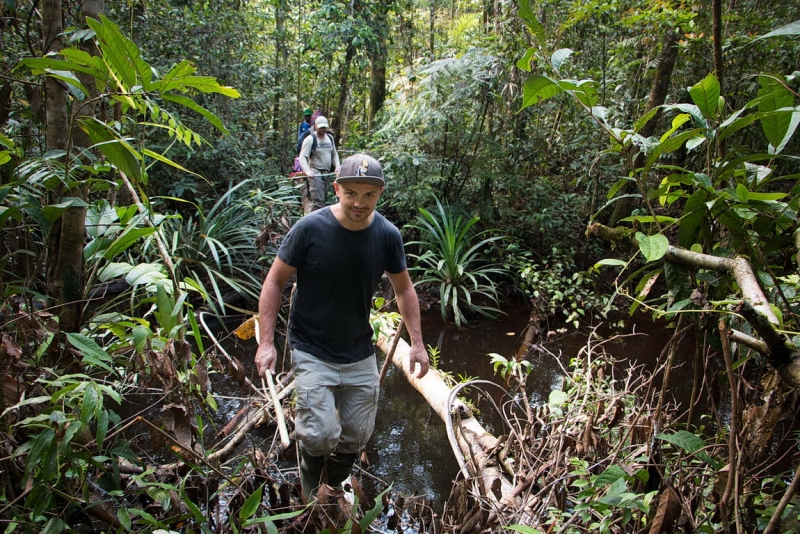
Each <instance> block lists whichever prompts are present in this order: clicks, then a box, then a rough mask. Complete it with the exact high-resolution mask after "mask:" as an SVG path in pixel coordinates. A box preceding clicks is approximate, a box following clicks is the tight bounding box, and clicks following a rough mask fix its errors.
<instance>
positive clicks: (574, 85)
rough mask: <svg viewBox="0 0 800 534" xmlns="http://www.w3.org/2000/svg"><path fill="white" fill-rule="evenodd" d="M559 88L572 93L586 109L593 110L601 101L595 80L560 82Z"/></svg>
mask: <svg viewBox="0 0 800 534" xmlns="http://www.w3.org/2000/svg"><path fill="white" fill-rule="evenodd" d="M558 86H559V87H560V88H561V89H563V90H564V91H571V92H572V94H574V95H575V98H577V99H578V100H579V101H580V102H581V104H583V105H584V106H586V107H589V108H591V107H593V106H594V105H595V104H597V102H598V100H600V95H598V93H597V83H596V82H595V81H594V80H579V81H576V80H559V82H558Z"/></svg>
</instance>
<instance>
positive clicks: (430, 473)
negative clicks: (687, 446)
mask: <svg viewBox="0 0 800 534" xmlns="http://www.w3.org/2000/svg"><path fill="white" fill-rule="evenodd" d="M527 321H528V310H527V309H525V308H523V307H520V308H517V309H511V310H508V315H506V316H503V317H502V318H501V319H499V320H496V321H482V322H476V323H475V324H471V325H468V326H466V327H462V328H461V329H457V328H455V327H454V326H452V325H447V324H444V323H443V322H442V321H441V319H440V318H439V316H438V314H428V315H425V316H424V317H423V337H424V340H425V344H426V345H430V346H434V347H437V348H438V349H439V351H440V359H439V368H440V369H441V370H443V371H446V372H449V373H451V374H452V375H453V376H454V377H456V379H457V380H459V379H460V378H461V377H470V378H480V379H484V380H490V381H493V382H496V383H502V379H500V378H499V377H498V376H497V375H495V374H494V372H493V369H492V366H491V364H490V358H489V356H488V354H489V353H498V354H501V355H502V356H504V357H506V358H511V357H513V356H514V354H516V352H517V350H518V348H519V346H520V343H521V340H522V335H523V331H524V328H525V326H526V325H527ZM595 326H597V325H595ZM559 328H566V330H565V331H564V332H563V333H558V334H556V335H554V336H552V337H550V338H549V340H548V342H547V343H545V344H544V347H545V348H546V349H547V350H548V351H549V352H551V353H552V354H554V355H555V356H556V357H554V356H551V355H547V354H542V355H538V356H533V357H532V358H531V363H532V364H533V370H532V372H531V374H530V376H529V378H528V381H527V389H528V394H529V399H530V402H532V403H534V404H538V403H542V402H546V401H547V398H548V396H549V395H550V392H551V391H552V390H553V389H560V388H561V382H562V378H563V374H564V373H563V368H566V367H567V366H568V364H569V360H570V358H572V357H575V356H576V355H578V353H579V351H580V350H581V348H582V347H584V346H585V345H586V340H587V336H588V335H589V333H590V331H594V332H595V334H596V336H599V337H600V338H606V339H608V338H610V337H612V336H614V335H615V334H631V333H634V332H635V333H636V334H637V335H635V336H629V337H624V338H622V339H620V340H616V341H612V342H609V343H607V344H605V345H604V347H605V349H606V351H607V352H609V353H610V354H611V355H613V356H614V357H615V358H618V359H621V360H623V363H622V366H625V365H626V362H627V365H639V364H643V365H644V366H645V368H647V369H652V368H653V366H654V363H655V361H656V359H657V358H658V356H659V354H660V353H661V352H662V350H663V347H664V346H665V344H666V342H667V341H668V339H669V337H670V334H671V330H669V329H667V328H666V327H665V326H664V325H663V324H661V325H660V324H655V323H653V322H651V321H650V320H649V319H648V318H647V317H638V318H637V320H636V323H634V322H632V321H630V320H626V321H625V322H624V324H622V325H621V326H619V327H617V328H613V329H612V328H610V327H609V326H607V325H604V324H602V323H601V324H600V325H599V327H597V328H596V329H595V328H592V327H591V326H589V325H586V326H581V328H580V329H578V330H576V329H575V328H574V327H573V326H571V325H570V326H568V327H565V326H564V325H555V326H553V329H554V330H557V329H559ZM224 345H225V346H226V350H228V352H229V353H230V354H232V355H234V356H236V357H237V358H239V360H240V361H242V363H243V364H245V366H246V367H252V358H253V354H254V351H255V345H254V343H252V342H245V343H244V344H242V345H239V344H236V345H234V346H230V345H229V344H228V343H225V344H224ZM693 346H694V345H693V342H692V341H691V340H687V342H684V343H683V344H682V345H681V347H680V351H679V356H678V358H677V359H678V361H679V364H680V366H679V367H678V368H677V369H676V370H675V371H674V375H673V376H674V379H673V381H672V383H673V384H674V388H673V395H674V396H675V397H677V398H680V399H686V398H688V397H689V395H690V392H691V383H692V370H691V365H690V363H687V362H691V358H692V351H693ZM382 360H383V357H382V355H381V356H380V357H379V364H381V363H382ZM559 362H560V364H559ZM562 366H563V368H562ZM227 381H228V382H230V379H228V380H227ZM223 382H225V380H223ZM229 385H230V386H232V384H229ZM214 387H215V390H216V391H217V392H218V393H222V396H223V397H224V396H225V393H228V392H227V391H225V389H227V388H226V386H225V384H220V383H217V384H215V386H214ZM487 391H488V390H487ZM498 391H499V390H498ZM230 394H231V397H230V399H231V400H230V401H225V400H224V399H219V400H220V401H221V402H220V409H221V411H222V412H223V413H227V414H228V415H230V416H232V415H233V413H235V411H236V410H237V409H238V407H239V404H240V403H239V402H238V401H236V400H234V399H235V396H236V394H235V387H234V386H232V387H231V390H230ZM493 396H494V395H493ZM479 408H480V409H481V410H483V407H482V406H480V405H479ZM482 413H484V412H483V411H482ZM485 413H486V417H485V418H482V417H483V416H480V417H479V419H481V422H482V424H483V425H484V426H485V427H486V428H487V430H489V431H497V432H498V433H499V432H501V431H502V429H495V428H493V421H492V420H491V417H490V410H486V412H485ZM222 424H224V423H222ZM265 432H266V431H265V430H264V429H263V428H262V429H258V430H257V431H256V435H254V436H252V438H254V439H255V440H256V441H259V440H262V439H263V440H271V439H272V438H271V437H270V436H269V435H268V433H265ZM367 458H368V460H369V463H370V465H369V466H368V467H367V471H368V473H369V474H370V475H371V476H372V477H374V478H375V479H376V480H378V481H382V482H385V483H387V484H389V483H390V484H392V486H393V492H394V494H395V495H398V494H399V495H404V496H408V495H424V496H425V497H426V498H427V499H428V500H429V501H430V503H431V505H432V506H433V509H434V510H436V511H439V510H441V507H442V504H443V503H444V501H445V500H446V498H447V496H448V495H449V493H450V490H451V487H452V484H453V481H454V479H455V478H456V477H457V475H458V463H457V461H456V459H455V457H454V456H453V453H452V450H451V449H450V445H449V442H448V440H447V435H446V430H445V426H444V423H443V422H442V421H441V419H439V417H438V415H436V414H435V413H434V412H433V411H432V410H431V409H430V408H429V407H428V404H427V403H426V402H425V400H424V399H423V397H422V396H421V395H420V394H419V393H417V392H416V391H415V390H414V389H413V388H412V387H411V386H410V385H409V384H408V382H407V381H406V380H405V379H404V377H403V376H402V374H401V373H400V372H399V371H397V370H396V369H394V368H393V367H392V368H391V369H390V370H389V373H388V374H387V376H386V378H385V380H384V383H383V386H382V389H381V398H380V402H379V405H378V416H377V422H376V429H375V433H374V435H373V438H372V440H371V441H370V442H369V444H368V445H367ZM291 460H292V458H291V457H287V458H284V459H283V461H282V462H281V463H282V464H284V467H286V468H287V469H290V468H291V467H292V465H290V464H292V461H291ZM295 466H296V465H295ZM362 480H363V481H364V483H365V486H366V487H367V489H374V488H376V487H380V489H382V487H383V486H382V484H380V482H374V481H373V482H371V481H370V478H369V477H364V478H363V479H362Z"/></svg>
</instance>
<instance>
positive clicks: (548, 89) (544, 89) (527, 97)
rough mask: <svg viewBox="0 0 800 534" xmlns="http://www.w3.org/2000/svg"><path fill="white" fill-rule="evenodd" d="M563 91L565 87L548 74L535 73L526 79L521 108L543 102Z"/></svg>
mask: <svg viewBox="0 0 800 534" xmlns="http://www.w3.org/2000/svg"><path fill="white" fill-rule="evenodd" d="M561 92H563V89H561V87H559V86H558V84H557V83H556V82H554V81H553V80H551V79H550V78H548V77H547V76H542V75H541V74H533V75H531V76H529V77H528V79H527V80H525V86H524V87H523V89H522V107H521V108H520V109H521V110H522V109H525V108H527V107H528V106H532V105H534V104H538V103H539V102H543V101H545V100H547V99H548V98H551V97H553V96H555V95H557V94H559V93H561Z"/></svg>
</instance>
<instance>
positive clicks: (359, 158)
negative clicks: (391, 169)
mask: <svg viewBox="0 0 800 534" xmlns="http://www.w3.org/2000/svg"><path fill="white" fill-rule="evenodd" d="M336 181H337V182H338V183H340V184H343V183H356V182H357V183H362V184H369V185H375V186H378V187H385V186H386V181H385V180H384V179H383V169H382V168H381V164H380V163H379V162H378V160H376V159H375V158H373V157H372V156H368V155H366V154H356V155H354V156H350V157H349V158H347V159H345V160H344V161H343V162H342V165H341V166H340V167H339V175H338V176H337V177H336Z"/></svg>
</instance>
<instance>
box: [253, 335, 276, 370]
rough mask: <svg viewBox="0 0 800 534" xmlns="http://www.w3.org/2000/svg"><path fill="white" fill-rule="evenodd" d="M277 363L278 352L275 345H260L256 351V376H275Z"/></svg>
mask: <svg viewBox="0 0 800 534" xmlns="http://www.w3.org/2000/svg"><path fill="white" fill-rule="evenodd" d="M277 361H278V352H277V351H276V350H275V343H261V344H260V345H259V346H258V350H257V351H256V372H258V376H263V377H266V376H267V373H268V372H269V373H272V374H275V363H277Z"/></svg>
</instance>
